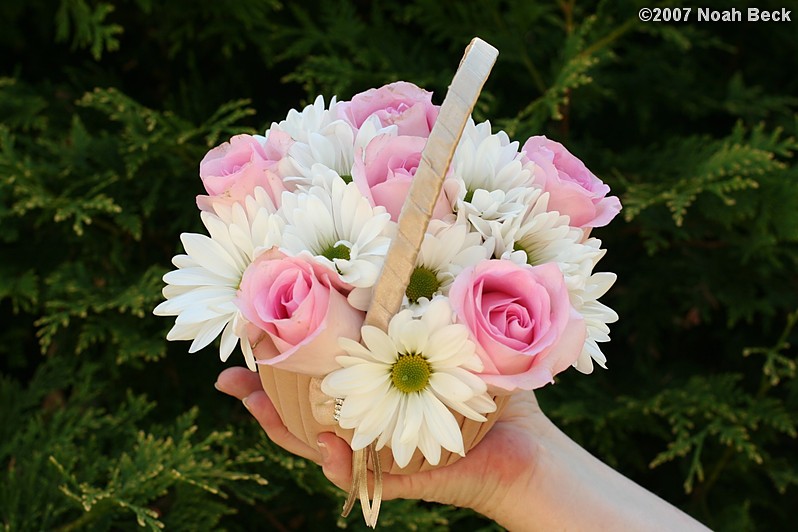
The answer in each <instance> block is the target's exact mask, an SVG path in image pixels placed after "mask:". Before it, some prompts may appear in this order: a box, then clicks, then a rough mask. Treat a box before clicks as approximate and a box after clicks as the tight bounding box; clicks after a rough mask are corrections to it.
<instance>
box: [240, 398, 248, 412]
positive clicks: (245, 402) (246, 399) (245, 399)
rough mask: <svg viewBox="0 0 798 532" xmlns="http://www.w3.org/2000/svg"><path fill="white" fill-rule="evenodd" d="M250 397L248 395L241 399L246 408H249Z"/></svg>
mask: <svg viewBox="0 0 798 532" xmlns="http://www.w3.org/2000/svg"><path fill="white" fill-rule="evenodd" d="M248 399H249V396H246V397H244V398H243V399H241V402H242V403H244V408H246V409H247V410H249V405H248V404H247V401H248Z"/></svg>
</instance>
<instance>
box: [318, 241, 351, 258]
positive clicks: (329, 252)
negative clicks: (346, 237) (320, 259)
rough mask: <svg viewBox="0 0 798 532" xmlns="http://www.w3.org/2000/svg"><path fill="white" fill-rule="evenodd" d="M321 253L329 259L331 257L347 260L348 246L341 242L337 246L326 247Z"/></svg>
mask: <svg viewBox="0 0 798 532" xmlns="http://www.w3.org/2000/svg"><path fill="white" fill-rule="evenodd" d="M321 255H323V256H325V257H327V258H328V259H330V260H333V259H345V260H349V248H348V247H346V246H345V245H343V244H338V245H337V246H328V247H327V249H325V250H324V251H322V252H321Z"/></svg>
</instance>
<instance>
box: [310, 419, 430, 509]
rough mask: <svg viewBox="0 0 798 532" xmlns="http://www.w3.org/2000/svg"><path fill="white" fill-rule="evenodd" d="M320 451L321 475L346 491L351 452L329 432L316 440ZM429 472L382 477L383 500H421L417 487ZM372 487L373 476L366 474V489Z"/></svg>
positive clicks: (340, 440) (349, 482)
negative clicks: (367, 484) (322, 472)
mask: <svg viewBox="0 0 798 532" xmlns="http://www.w3.org/2000/svg"><path fill="white" fill-rule="evenodd" d="M318 444H319V449H320V451H321V467H322V470H323V471H324V476H326V477H327V479H329V481H330V482H332V483H333V484H335V485H336V486H338V487H339V488H341V489H342V490H344V491H349V487H350V486H351V484H352V449H351V448H350V447H349V444H348V443H346V441H344V440H342V439H341V438H339V437H338V436H336V435H335V434H333V433H332V432H322V433H321V434H319V437H318ZM428 476H429V474H428V473H416V474H414V475H391V474H388V473H383V475H382V490H383V491H382V498H383V499H384V500H390V499H402V498H420V497H421V498H423V493H422V491H420V490H419V487H420V486H419V484H423V481H424V479H425V478H426V477H428ZM373 487H374V477H373V475H372V474H371V473H369V488H370V490H371V489H373Z"/></svg>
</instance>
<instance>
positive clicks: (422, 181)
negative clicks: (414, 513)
mask: <svg viewBox="0 0 798 532" xmlns="http://www.w3.org/2000/svg"><path fill="white" fill-rule="evenodd" d="M498 55H499V51H498V50H497V49H496V48H494V47H493V46H491V45H490V44H488V43H486V42H485V41H483V40H481V39H479V38H474V39H473V40H472V41H471V43H470V44H469V45H468V47H467V48H466V50H465V53H464V55H463V59H462V60H461V61H460V66H459V67H458V69H457V72H455V74H454V78H452V83H451V85H449V90H448V92H447V93H446V97H445V98H444V100H443V104H442V105H441V109H440V112H439V114H438V118H437V120H436V121H435V125H434V126H433V127H432V131H431V132H430V135H429V139H428V140H427V144H426V145H425V147H424V151H423V152H421V161H420V163H419V165H418V168H417V170H416V174H415V176H414V177H413V182H412V184H411V186H410V191H409V192H408V196H407V199H406V200H405V202H404V205H403V206H402V211H401V213H400V214H399V221H398V229H397V232H396V237H395V238H394V239H393V241H392V242H391V245H390V247H389V248H388V253H387V255H386V256H385V262H384V265H383V267H382V273H381V274H380V276H379V278H378V279H377V283H376V284H375V285H374V289H373V291H372V298H371V303H370V305H369V308H368V312H367V313H366V319H365V323H366V325H373V326H375V327H379V328H380V329H382V330H384V331H385V330H387V329H388V322H389V321H390V319H391V317H393V315H394V314H396V313H397V312H398V311H399V307H400V306H401V304H402V298H403V297H404V293H405V290H406V289H407V285H408V283H409V281H410V276H411V274H412V273H413V269H414V268H415V265H416V258H417V256H418V252H419V249H420V248H421V242H422V241H423V239H424V233H426V232H427V226H428V225H429V221H430V218H432V211H433V209H434V207H435V203H436V202H437V200H438V196H439V195H440V192H441V187H442V186H443V180H444V177H445V176H446V172H447V171H448V170H449V165H450V164H451V162H452V157H453V156H454V152H455V149H456V148H457V144H458V142H459V141H460V137H461V136H462V135H463V129H465V125H466V122H467V121H468V117H469V116H471V111H472V110H473V109H474V105H475V104H476V102H477V98H479V93H480V92H481V91H482V86H483V85H484V84H485V81H486V80H487V79H488V75H490V71H491V69H492V68H493V65H494V63H495V62H496V58H497V57H498ZM369 458H371V461H372V469H373V470H374V494H373V496H372V501H373V502H369V494H368V461H369ZM356 498H360V504H361V507H362V510H363V517H364V518H365V520H366V524H367V525H369V526H371V527H372V528H373V527H375V526H376V525H377V516H378V515H379V511H380V503H381V501H382V470H381V467H380V463H379V458H378V455H377V452H376V450H375V449H374V443H373V442H372V443H371V444H370V445H369V446H368V447H367V448H366V449H359V450H357V451H354V452H353V457H352V486H351V487H350V489H349V496H348V498H347V500H346V503H345V504H344V509H343V512H342V515H343V516H344V517H346V516H347V515H348V514H349V511H350V510H351V509H352V506H353V505H354V503H355V499H356Z"/></svg>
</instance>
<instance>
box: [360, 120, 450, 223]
mask: <svg viewBox="0 0 798 532" xmlns="http://www.w3.org/2000/svg"><path fill="white" fill-rule="evenodd" d="M426 143H427V139H425V138H423V137H408V136H399V137H394V136H391V135H378V136H376V137H374V138H373V139H372V140H371V141H370V142H369V143H368V145H367V146H366V149H365V151H364V152H358V153H357V154H356V156H355V164H354V166H353V167H352V181H354V182H355V184H357V188H358V189H359V190H360V192H361V193H362V194H363V195H364V196H365V197H366V198H368V200H369V201H370V202H371V204H372V205H382V206H383V207H385V209H386V210H387V211H388V212H389V213H390V214H391V219H392V220H393V221H397V220H398V219H399V213H400V212H401V211H402V205H404V202H405V198H407V193H408V191H409V190H410V184H411V183H412V181H413V176H414V175H415V174H416V170H417V169H418V163H419V162H420V161H421V151H422V150H423V149H424V145H425V144H426ZM451 212H452V208H451V205H450V203H449V202H448V201H447V200H446V196H445V194H444V193H443V192H441V194H440V195H439V196H438V202H437V203H436V204H435V209H434V210H433V212H432V217H433V218H437V219H440V218H443V217H444V216H446V215H447V214H449V213H451Z"/></svg>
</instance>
